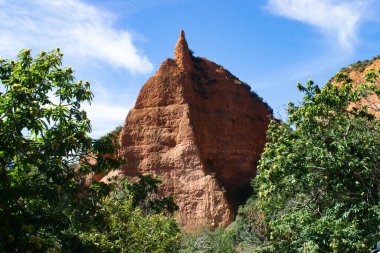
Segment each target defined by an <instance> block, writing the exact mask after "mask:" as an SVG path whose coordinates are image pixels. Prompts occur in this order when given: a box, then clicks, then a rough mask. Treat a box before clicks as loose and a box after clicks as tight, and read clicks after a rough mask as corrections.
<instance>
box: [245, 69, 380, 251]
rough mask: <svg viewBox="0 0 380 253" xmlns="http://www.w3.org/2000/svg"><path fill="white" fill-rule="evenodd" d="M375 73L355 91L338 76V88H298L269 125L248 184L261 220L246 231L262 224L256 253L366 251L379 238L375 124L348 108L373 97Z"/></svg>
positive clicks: (378, 125)
mask: <svg viewBox="0 0 380 253" xmlns="http://www.w3.org/2000/svg"><path fill="white" fill-rule="evenodd" d="M379 73H380V71H371V72H370V73H368V74H367V76H366V80H367V83H365V84H363V85H360V86H359V87H357V88H353V85H352V80H350V79H349V78H347V76H346V75H344V74H342V73H338V74H337V76H336V78H337V79H336V80H337V81H339V82H343V84H344V85H343V86H342V87H341V88H338V87H337V86H336V85H334V84H331V83H328V84H326V86H325V87H324V88H323V89H320V88H319V87H318V86H317V85H315V84H314V83H313V82H312V81H309V82H308V83H307V85H306V86H305V87H304V86H302V85H300V84H298V88H299V90H300V91H302V92H303V93H304V94H305V96H304V98H303V100H302V102H301V103H300V105H298V106H295V105H294V104H290V105H289V107H288V115H289V117H288V120H287V121H286V122H278V121H273V122H272V123H271V124H270V126H269V130H268V143H267V145H266V147H265V150H264V153H263V155H262V158H261V160H260V163H259V167H258V169H259V174H258V176H257V177H256V179H255V180H254V186H255V187H256V188H257V191H256V192H257V196H256V199H255V202H254V207H252V208H253V209H254V211H255V212H258V213H259V214H261V215H262V216H263V219H262V220H261V221H258V216H256V218H251V219H250V220H251V225H252V227H255V224H262V223H264V224H265V226H262V225H261V228H262V230H261V232H260V233H258V234H260V236H259V238H261V239H262V242H261V243H258V244H256V247H255V249H256V251H259V250H262V251H263V252H277V251H281V252H369V251H370V249H373V247H374V245H375V242H376V241H378V240H379V239H380V195H379V190H380V183H379V182H380V135H379V133H380V122H379V120H378V119H376V118H375V117H374V115H372V114H370V113H368V110H367V109H368V108H367V107H366V106H362V107H361V108H357V107H355V105H356V104H358V102H360V101H363V99H365V98H366V97H367V96H368V95H370V94H377V97H379V90H378V88H377V87H376V85H375V84H376V83H377V84H378V83H379ZM251 210H252V209H251ZM245 213H246V214H247V210H245ZM262 232H264V234H262Z"/></svg>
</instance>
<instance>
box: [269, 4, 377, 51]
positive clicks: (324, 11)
mask: <svg viewBox="0 0 380 253" xmlns="http://www.w3.org/2000/svg"><path fill="white" fill-rule="evenodd" d="M371 2H372V1H371V0H361V1H351V0H268V3H267V5H266V8H267V9H268V10H269V11H270V12H272V13H273V14H275V15H279V16H282V17H286V18H289V19H294V20H297V21H300V22H303V23H306V24H309V25H312V26H315V27H317V28H318V29H319V30H320V31H321V32H322V33H323V34H324V35H326V36H328V38H330V39H331V40H333V41H334V42H338V43H339V45H340V46H341V47H343V48H344V49H346V50H351V49H352V48H353V46H354V45H355V43H356V42H357V39H358V38H357V36H358V27H359V25H360V23H361V22H363V20H364V19H365V18H366V11H367V8H368V6H369V5H370V3H371Z"/></svg>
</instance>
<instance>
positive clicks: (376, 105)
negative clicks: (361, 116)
mask: <svg viewBox="0 0 380 253" xmlns="http://www.w3.org/2000/svg"><path fill="white" fill-rule="evenodd" d="M379 69H380V56H377V57H375V58H373V59H372V60H366V61H363V62H357V63H355V64H351V65H350V66H348V67H347V68H343V69H342V70H341V71H343V72H345V73H347V74H348V76H349V78H351V79H352V80H353V85H354V87H356V86H357V85H358V84H361V83H366V80H365V74H366V73H367V72H368V71H370V70H379ZM337 85H338V86H341V85H342V84H341V83H338V84H337ZM376 85H377V87H378V88H380V82H379V80H378V82H377V83H376ZM354 106H355V107H361V106H368V108H369V111H370V112H372V113H373V114H375V116H376V117H377V118H379V119H380V101H379V99H378V97H377V96H376V95H375V94H373V95H370V96H369V97H368V98H366V99H364V100H362V101H361V102H360V103H356V104H355V105H354Z"/></svg>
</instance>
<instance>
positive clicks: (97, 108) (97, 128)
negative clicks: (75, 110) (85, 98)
mask: <svg viewBox="0 0 380 253" xmlns="http://www.w3.org/2000/svg"><path fill="white" fill-rule="evenodd" d="M83 109H84V110H85V111H86V112H87V117H88V118H89V119H90V120H91V124H92V133H91V136H92V137H93V138H99V137H100V136H102V135H104V134H106V133H109V132H111V131H112V130H114V129H115V127H117V126H122V125H123V123H124V120H125V118H126V117H127V114H128V112H129V110H130V108H126V107H123V106H118V105H111V104H109V103H101V102H100V103H94V104H91V105H85V106H83Z"/></svg>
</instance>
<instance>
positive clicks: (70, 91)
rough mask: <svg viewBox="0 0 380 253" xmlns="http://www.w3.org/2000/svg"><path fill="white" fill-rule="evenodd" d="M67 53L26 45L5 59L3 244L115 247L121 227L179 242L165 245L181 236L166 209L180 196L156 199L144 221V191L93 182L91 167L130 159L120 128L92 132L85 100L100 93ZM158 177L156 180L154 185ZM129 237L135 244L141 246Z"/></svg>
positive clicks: (0, 130)
mask: <svg viewBox="0 0 380 253" xmlns="http://www.w3.org/2000/svg"><path fill="white" fill-rule="evenodd" d="M62 57H63V54H62V53H61V52H60V50H59V49H57V50H53V51H52V52H50V53H45V52H40V54H39V55H38V56H37V57H35V58H33V57H32V56H31V52H30V50H28V49H25V50H22V51H21V52H20V53H19V55H18V58H17V60H16V61H12V60H4V59H1V60H0V84H1V86H0V92H1V93H0V136H1V139H0V196H1V197H0V252H62V251H63V252H94V251H95V252H110V251H111V252H112V249H114V248H115V247H113V246H112V244H113V243H114V242H115V240H116V239H115V238H116V237H114V236H113V235H115V233H120V234H121V233H124V234H127V235H128V236H129V237H128V236H124V237H120V238H119V239H120V240H123V239H125V238H135V239H136V241H138V240H140V239H141V240H143V239H142V238H143V236H142V235H150V236H151V237H149V239H148V240H149V241H148V242H146V243H149V244H150V245H155V246H157V245H161V247H163V248H167V247H171V246H164V245H171V241H173V242H175V240H176V239H175V238H176V236H177V233H178V232H177V230H176V229H178V228H177V227H176V224H175V222H174V221H173V220H172V219H171V218H167V217H166V216H164V215H163V214H162V212H164V211H165V210H166V209H165V208H166V207H173V206H174V205H173V203H170V201H169V200H167V199H163V200H162V201H161V200H160V201H157V202H155V201H153V200H152V201H153V202H152V205H153V204H154V203H161V204H156V205H153V207H155V208H156V209H155V210H156V211H157V212H156V213H155V215H152V216H149V217H148V218H146V219H144V220H143V223H139V222H138V220H139V218H141V217H143V216H142V214H141V212H139V210H138V207H137V206H138V204H136V203H135V206H132V203H133V201H132V199H138V200H142V199H144V200H145V198H138V197H136V196H134V194H140V193H144V191H140V192H139V193H137V192H133V191H130V192H129V195H128V197H124V198H121V199H120V198H118V197H117V196H118V195H117V193H116V192H115V191H118V190H119V189H117V188H115V187H116V185H115V184H112V183H109V184H105V183H102V182H95V181H93V182H91V181H90V182H89V180H88V178H89V175H91V173H107V172H108V171H110V170H112V169H115V168H118V167H119V166H120V165H121V164H123V163H124V160H123V159H122V158H120V157H119V156H118V154H117V151H118V146H117V144H118V141H117V137H118V133H117V131H116V132H112V133H110V134H108V135H106V136H104V137H102V138H100V139H99V140H96V141H93V140H92V139H91V138H90V137H89V136H88V135H87V132H89V131H90V130H91V125H90V121H89V120H88V118H87V115H86V112H85V111H84V110H82V109H81V103H83V102H90V101H91V99H92V93H91V91H90V84H89V83H88V82H82V81H78V82H74V76H73V70H72V69H71V68H70V67H66V68H62V67H61V66H62ZM157 183H158V181H157V180H156V181H155V180H153V179H152V180H150V181H148V182H147V183H146V189H155V188H157V186H156V185H155V184H157ZM130 187H131V188H132V189H133V184H132V186H130ZM135 188H136V186H135ZM137 188H138V187H137ZM111 193H112V194H113V195H110V194H111ZM115 194H116V195H115ZM144 196H148V197H149V196H150V195H149V194H146V195H144ZM130 199H131V200H130ZM119 211H120V214H119ZM171 211H172V209H168V210H167V212H171ZM123 215H129V216H130V217H131V218H130V219H132V220H134V222H131V221H130V220H123ZM110 219H111V221H112V220H113V223H112V224H114V226H108V227H107V228H108V230H107V229H105V230H103V231H102V232H101V233H102V235H103V236H104V238H106V239H107V240H103V241H102V242H104V243H105V245H109V247H108V248H107V247H106V246H104V247H99V242H97V241H92V240H89V239H88V238H94V237H96V233H97V231H98V230H99V229H100V228H103V227H104V226H105V224H107V222H109V221H110ZM167 227H170V229H168V228H167ZM114 228H115V229H116V231H113V229H114ZM144 229H145V230H144ZM149 229H150V230H149ZM131 233H133V234H131ZM83 235H88V237H84V236H83ZM138 236H140V237H138ZM150 240H155V241H150ZM169 241H170V242H169ZM120 243H121V244H122V245H127V244H128V243H129V241H123V242H120ZM116 245H118V244H116ZM128 245H129V248H128V249H130V251H134V250H133V247H134V246H133V245H135V246H136V247H137V246H138V245H137V243H136V242H135V244H128ZM157 247H158V246H157ZM151 248H154V246H151ZM151 248H150V249H151ZM149 251H150V250H148V249H147V250H146V251H144V250H137V251H136V252H149ZM118 252H119V251H118Z"/></svg>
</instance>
